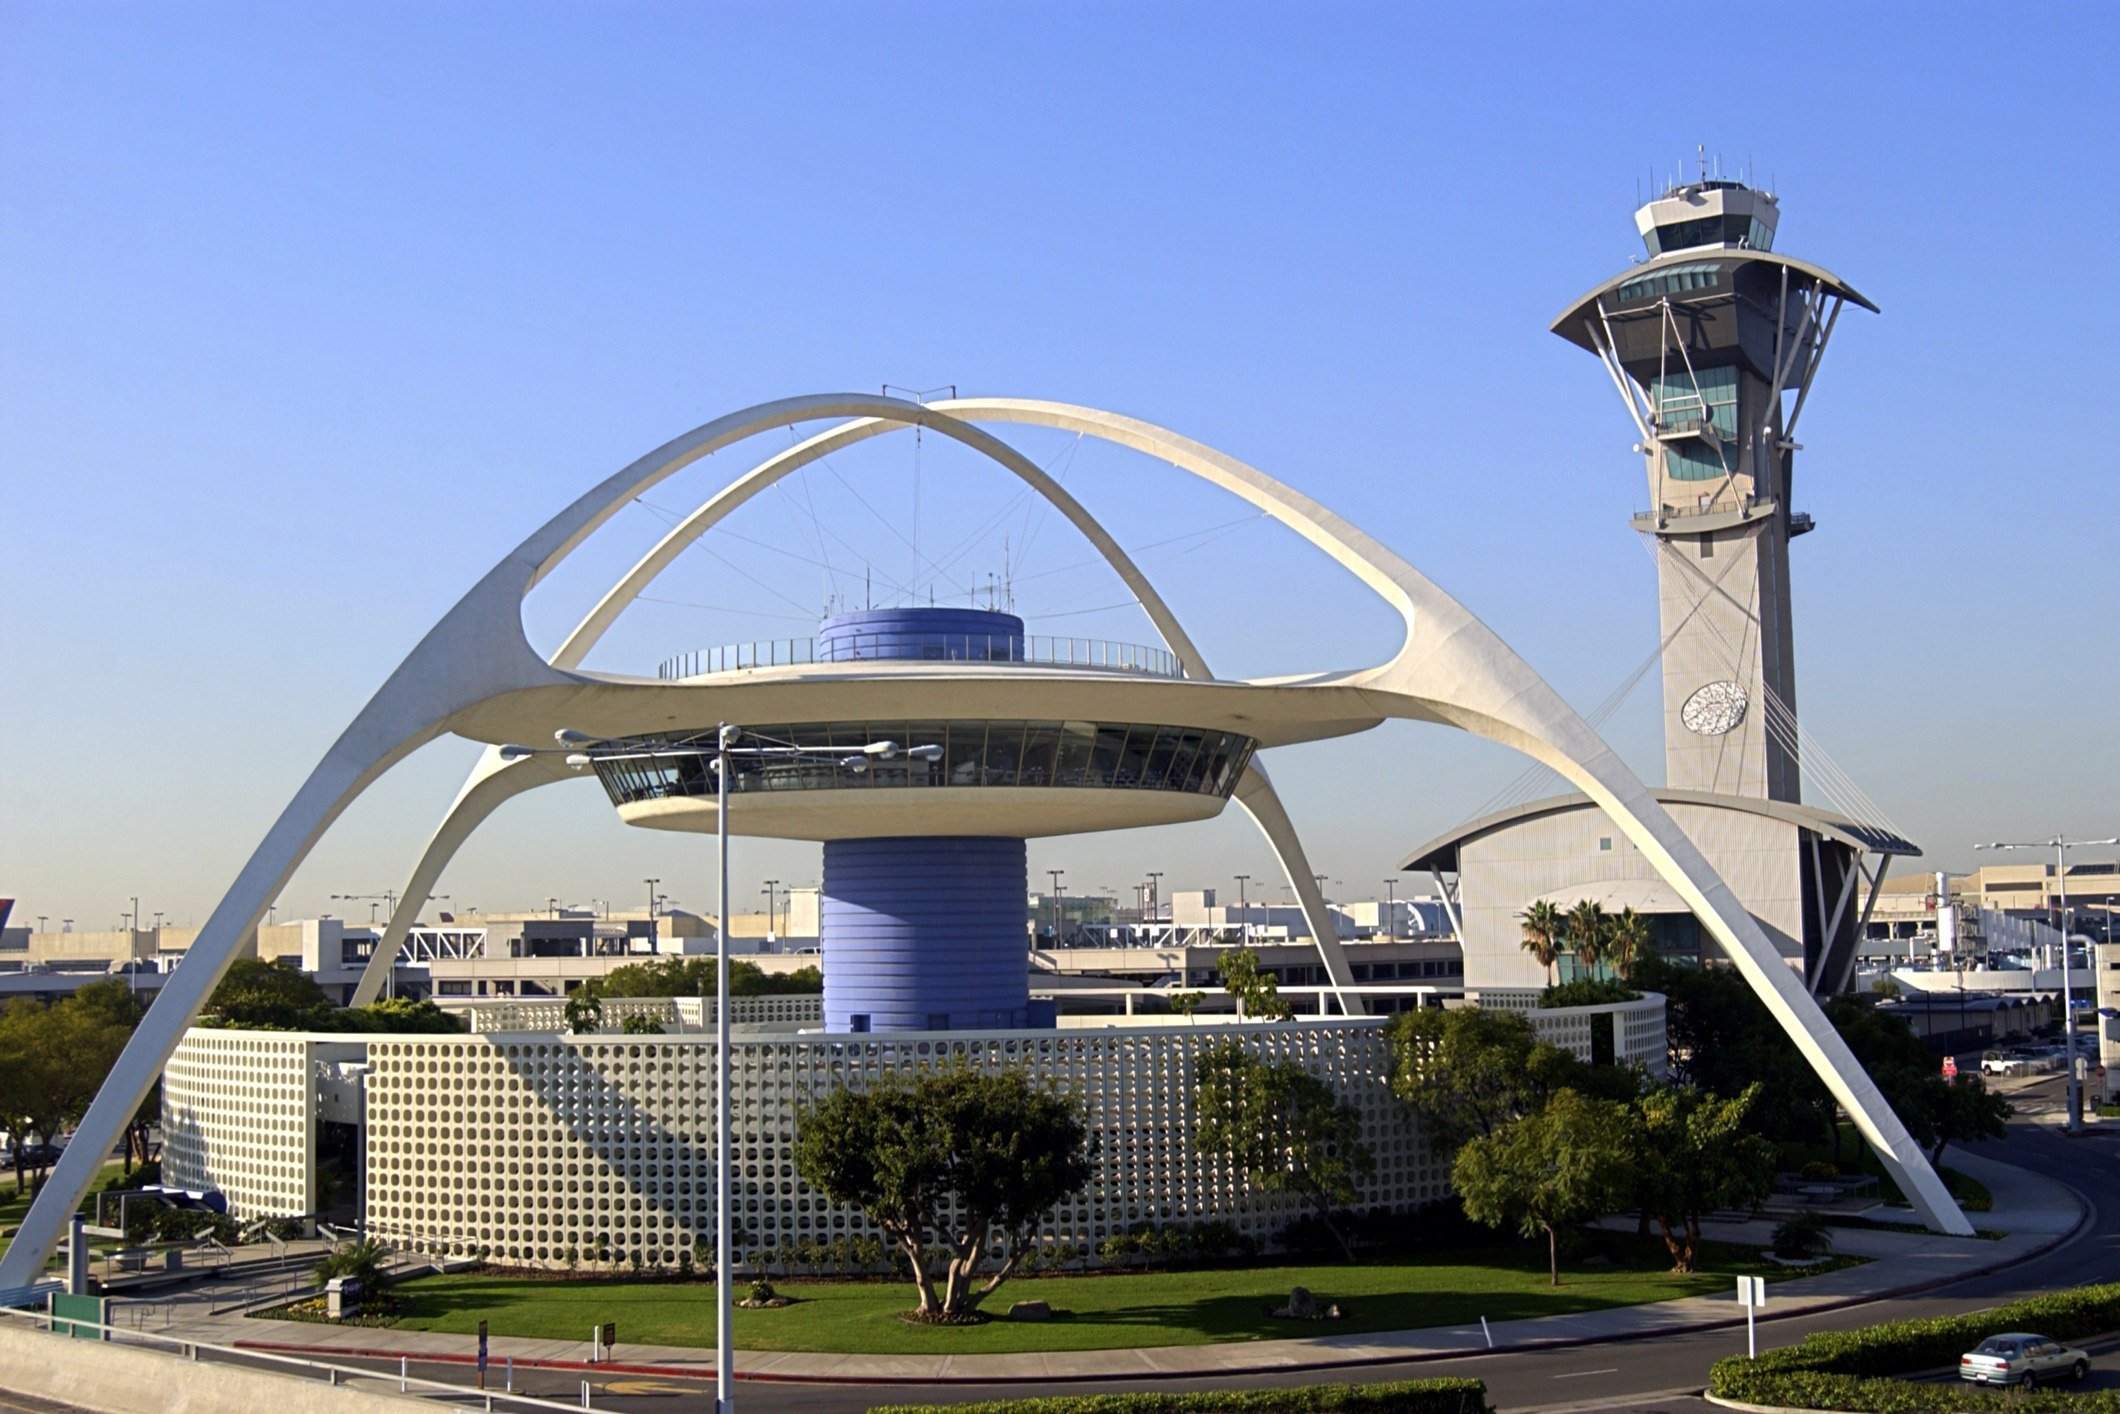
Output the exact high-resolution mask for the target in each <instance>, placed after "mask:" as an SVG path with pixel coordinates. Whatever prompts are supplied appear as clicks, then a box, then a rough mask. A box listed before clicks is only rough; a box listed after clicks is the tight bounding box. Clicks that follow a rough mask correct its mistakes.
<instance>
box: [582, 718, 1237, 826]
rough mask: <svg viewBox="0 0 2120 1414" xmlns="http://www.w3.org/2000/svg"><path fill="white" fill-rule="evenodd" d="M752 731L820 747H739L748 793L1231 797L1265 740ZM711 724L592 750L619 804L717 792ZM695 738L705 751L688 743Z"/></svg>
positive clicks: (1138, 726)
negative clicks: (898, 751) (915, 752)
mask: <svg viewBox="0 0 2120 1414" xmlns="http://www.w3.org/2000/svg"><path fill="white" fill-rule="evenodd" d="M745 736H746V738H747V739H748V741H749V742H764V743H770V744H774V745H786V746H797V747H801V748H803V749H804V750H806V751H814V752H817V753H819V754H818V756H815V757H803V758H795V759H786V758H774V757H758V756H736V757H733V758H732V759H731V768H732V769H731V770H730V773H729V790H730V792H731V793H732V794H737V795H742V794H746V793H756V792H765V791H788V790H890V789H896V788H906V787H911V788H934V787H951V786H955V787H967V788H970V787H978V786H1015V787H1019V788H1020V787H1032V788H1037V787H1042V786H1056V787H1061V788H1087V789H1092V790H1161V791H1177V792H1181V793H1185V794H1190V795H1212V796H1217V797H1220V798H1221V799H1224V800H1227V799H1228V798H1229V794H1230V792H1231V791H1232V790H1234V789H1235V788H1236V784H1237V780H1238V778H1239V777H1241V776H1242V775H1243V774H1244V767H1245V764H1246V763H1247V762H1248V761H1250V759H1251V754H1252V752H1253V751H1254V750H1256V749H1257V748H1258V742H1257V740H1256V739H1254V738H1252V737H1248V736H1243V735H1240V734H1239V733H1236V732H1225V731H1221V730H1218V729H1216V728H1212V727H1172V726H1157V725H1150V724H1147V723H1136V722H1018V721H991V722H989V721H943V722H918V721H916V722H807V723H798V724H795V725H792V726H767V727H752V728H746V729H745ZM713 740H714V734H713V732H712V731H705V732H699V733H693V734H688V735H684V736H675V737H634V738H628V739H626V740H624V741H613V742H609V743H606V744H604V745H602V746H600V747H598V748H597V750H596V751H594V752H591V753H590V754H591V756H592V758H593V764H594V766H595V768H596V775H597V779H599V780H600V781H602V782H603V786H604V791H605V793H606V794H608V795H609V796H610V797H611V803H612V804H613V805H631V804H633V803H635V802H637V801H643V800H667V799H671V798H673V797H688V796H709V795H712V794H714V773H713V771H712V769H711V768H710V763H711V761H712V760H713V756H714V749H713ZM877 741H895V742H897V743H898V744H899V745H900V746H902V747H914V746H939V747H941V748H942V755H941V757H940V758H939V759H937V760H934V761H919V760H913V759H909V758H908V757H906V756H904V755H898V756H894V757H892V758H890V759H887V760H886V759H883V758H880V757H863V758H862V765H861V767H860V768H859V769H857V768H856V767H854V766H852V765H849V764H846V762H845V761H844V760H835V759H832V754H833V753H840V754H842V755H844V756H851V755H853V754H855V753H858V752H860V751H861V749H862V748H863V747H864V746H867V745H868V744H870V743H871V742H877ZM695 746H696V747H698V748H699V749H698V750H697V751H691V750H687V748H688V747H695Z"/></svg>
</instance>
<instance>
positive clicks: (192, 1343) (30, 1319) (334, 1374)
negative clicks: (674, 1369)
mask: <svg viewBox="0 0 2120 1414" xmlns="http://www.w3.org/2000/svg"><path fill="white" fill-rule="evenodd" d="M0 1317H9V1318H12V1319H14V1320H16V1321H18V1322H22V1323H24V1324H26V1325H30V1326H32V1327H33V1328H34V1329H37V1330H39V1331H44V1332H48V1333H51V1334H52V1336H53V1338H54V1339H56V1340H68V1339H74V1338H76V1337H71V1336H67V1335H64V1334H60V1333H57V1332H54V1331H53V1330H52V1324H53V1317H52V1315H51V1313H50V1312H48V1311H23V1310H16V1309H11V1308H5V1307H0ZM59 1319H60V1320H63V1321H64V1322H65V1324H66V1325H67V1326H68V1327H69V1328H71V1329H74V1330H83V1331H98V1332H101V1334H102V1338H103V1339H104V1340H107V1341H110V1342H111V1343H112V1344H115V1345H130V1346H149V1347H159V1348H162V1349H164V1350H165V1351H166V1352H167V1353H169V1354H172V1355H177V1356H181V1357H182V1358H184V1359H186V1360H200V1359H203V1358H206V1357H208V1356H212V1357H216V1358H218V1359H221V1360H224V1361H227V1362H228V1363H230V1364H234V1365H250V1366H255V1365H275V1366H284V1367H289V1368H291V1369H292V1370H296V1371H307V1372H309V1373H310V1374H311V1375H313V1376H315V1377H317V1378H320V1379H322V1380H323V1382H324V1383H326V1384H329V1385H339V1384H345V1383H347V1382H348V1381H350V1380H386V1381H387V1380H389V1379H391V1378H392V1376H391V1375H390V1374H389V1373H388V1372H387V1371H384V1370H371V1369H366V1368H364V1367H361V1366H358V1365H340V1364H335V1363H333V1362H331V1361H329V1360H315V1359H309V1358H307V1357H304V1356H298V1355H282V1354H279V1353H277V1352H275V1351H269V1350H244V1349H239V1348H237V1347H235V1346H228V1345H215V1344H212V1343H211V1342H209V1341H203V1340H189V1339H185V1338H184V1337H181V1336H175V1335H164V1334H162V1333H160V1332H158V1331H148V1330H140V1329H137V1328H127V1327H123V1326H118V1325H112V1324H106V1323H104V1322H101V1321H89V1320H83V1319H81V1318H80V1317H78V1316H65V1317H60V1318H59ZM416 1358H418V1357H413V1356H400V1357H399V1358H398V1369H397V1374H396V1379H397V1385H398V1392H399V1393H400V1394H411V1393H414V1392H415V1391H417V1392H419V1393H422V1394H426V1393H434V1394H441V1395H445V1396H447V1397H448V1399H447V1402H449V1403H452V1404H454V1403H460V1402H463V1401H466V1400H470V1401H476V1402H478V1403H479V1404H480V1406H481V1407H482V1408H485V1409H562V1410H574V1409H589V1408H593V1407H594V1406H593V1405H592V1404H591V1403H590V1381H588V1380H583V1381H582V1389H581V1398H580V1401H579V1402H576V1403H567V1404H562V1403H560V1402H559V1401H558V1400H553V1399H540V1398H538V1397H537V1396H535V1395H529V1394H516V1393H513V1392H512V1391H509V1390H505V1389H498V1390H496V1389H473V1388H472V1387H471V1386H469V1385H461V1384H452V1383H450V1382H449V1381H447V1380H429V1379H423V1378H421V1377H420V1376H418V1375H415V1374H413V1373H412V1372H411V1365H412V1363H413V1361H414V1359H416ZM421 1363H423V1364H433V1363H448V1362H446V1361H443V1362H437V1361H428V1360H422V1361H421ZM492 1363H494V1364H504V1365H505V1366H506V1368H507V1370H508V1375H509V1377H510V1378H512V1377H513V1374H514V1367H513V1362H512V1361H505V1360H504V1361H494V1362H492Z"/></svg>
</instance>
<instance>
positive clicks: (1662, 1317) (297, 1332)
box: [166, 1153, 2086, 1384]
mask: <svg viewBox="0 0 2120 1414" xmlns="http://www.w3.org/2000/svg"><path fill="white" fill-rule="evenodd" d="M1951 1164H1952V1166H1953V1167H1954V1168H1957V1169H1959V1170H1961V1171H1962V1172H1964V1173H1967V1174H1969V1175H1971V1176H1973V1177H1975V1178H1977V1179H1979V1180H1980V1181H1981V1182H1982V1183H1984V1184H1986V1185H1987V1186H1988V1189H1989V1191H1990V1192H1992V1193H1993V1194H1994V1196H1995V1210H1994V1211H1993V1212H1992V1213H1978V1214H1974V1215H1973V1217H1974V1219H1975V1221H1976V1223H1977V1225H1978V1226H1980V1227H1982V1228H1985V1229H1988V1230H1991V1231H2000V1232H2002V1233H2004V1234H2005V1236H2003V1237H2002V1238H2000V1239H1999V1240H1992V1241H1991V1240H1988V1239H1984V1238H1977V1237H1971V1238H1958V1237H1937V1236H1934V1235H1931V1234H1927V1233H1918V1234H1917V1233H1903V1232H1880V1231H1873V1230H1865V1229H1859V1228H1835V1229H1834V1230H1833V1237H1834V1245H1835V1247H1836V1249H1837V1250H1839V1251H1841V1252H1845V1253H1847V1254H1849V1255H1851V1256H1858V1257H1865V1258H1868V1259H1869V1260H1868V1261H1867V1262H1865V1263H1864V1264H1863V1265H1862V1266H1859V1267H1848V1268H1844V1269H1842V1270H1839V1271H1834V1272H1827V1273H1824V1274H1822V1275H1819V1276H1810V1277H1792V1278H1791V1279H1789V1280H1787V1281H1781V1282H1775V1283H1773V1284H1772V1288H1771V1298H1770V1299H1771V1301H1772V1307H1771V1310H1772V1313H1773V1315H1775V1316H1791V1315H1797V1314H1801V1313H1803V1312H1808V1311H1819V1310H1829V1309H1832V1308H1834V1307H1838V1306H1846V1305H1852V1304H1855V1303H1858V1302H1863V1301H1873V1300H1877V1299H1880V1298H1884V1297H1890V1296H1896V1295H1901V1294H1905V1293H1908V1292H1913V1291H1922V1290H1928V1289H1930V1288H1933V1287H1936V1286H1939V1285H1942V1284H1945V1283H1947V1282H1952V1281H1958V1280H1962V1279H1964V1278H1966V1277H1970V1276H1975V1275H1978V1274H1980V1273H1982V1272H1986V1271H1992V1270H1995V1269H1997V1268H2001V1267H2007V1266H2012V1265H2015V1264H2016V1263H2018V1262H2022V1261H2025V1260H2026V1259H2028V1258H2031V1257H2034V1256H2037V1255H2039V1254H2040V1253H2042V1252H2045V1251H2047V1250H2048V1249H2050V1248H2052V1247H2055V1246H2057V1245H2059V1244H2060V1243H2061V1242H2062V1241H2064V1240H2065V1239H2066V1238H2067V1236H2068V1235H2069V1234H2070V1233H2072V1232H2074V1231H2075V1229H2076V1227H2077V1226H2078V1225H2079V1224H2080V1223H2081V1222H2082V1221H2083V1219H2084V1217H2085V1216H2086V1214H2085V1211H2084V1209H2083V1207H2082V1205H2081V1204H2080V1203H2078V1201H2077V1200H2076V1197H2075V1195H2074V1194H2072V1193H2071V1192H2070V1191H2069V1190H2068V1189H2066V1188H2064V1187H2062V1186H2061V1185H2060V1184H2057V1183H2053V1182H2051V1181H2049V1180H2047V1179H2045V1178H2042V1177H2040V1176H2038V1175H2036V1174H2032V1173H2028V1172H2026V1171H2025V1170H2023V1169H2019V1168H2016V1167H2013V1166H2012V1165H2009V1164H2004V1163H2000V1162H1998V1161H1996V1160H1993V1159H1986V1158H1982V1157H1980V1156H1978V1155H1973V1154H1966V1153H1957V1154H1954V1155H1953V1156H1952V1157H1951ZM1880 1216H1883V1217H1889V1216H1891V1210H1886V1211H1885V1212H1884V1213H1881V1214H1880ZM1625 1221H1626V1223H1627V1225H1629V1226H1631V1224H1632V1220H1631V1219H1628V1220H1625ZM1773 1226H1774V1223H1773V1220H1771V1219H1755V1220H1752V1221H1749V1222H1727V1223H1709V1224H1706V1225H1704V1227H1703V1233H1704V1235H1705V1236H1708V1237H1711V1238H1716V1239H1719V1240H1726V1241H1743V1242H1750V1243H1753V1244H1755V1245H1757V1244H1764V1243H1765V1241H1766V1240H1767V1235H1768V1234H1769V1233H1770V1232H1771V1231H1772V1229H1773ZM1743 1321H1744V1313H1743V1311H1742V1310H1741V1309H1740V1308H1739V1307H1738V1306H1737V1304H1736V1300H1735V1294H1734V1292H1733V1293H1732V1294H1731V1295H1724V1296H1696V1297H1687V1298H1684V1299H1681V1300H1676V1301H1664V1302H1658V1303H1656V1304H1653V1305H1648V1306H1629V1307H1619V1308H1614V1309H1611V1310H1604V1311H1585V1312H1578V1313H1574V1314H1570V1315H1560V1316H1541V1317H1536V1318H1532V1319H1526V1320H1515V1321H1498V1322H1496V1323H1494V1325H1493V1328H1492V1332H1493V1348H1494V1349H1497V1350H1504V1349H1515V1350H1524V1349H1532V1348H1538V1347H1550V1346H1556V1345H1577V1344H1590V1343H1596V1342H1601V1341H1612V1340H1628V1339H1634V1338H1638V1337H1643V1336H1653V1335H1665V1334H1674V1333H1677V1332H1682V1331H1691V1330H1700V1329H1705V1328H1711V1327H1715V1326H1722V1325H1733V1324H1742V1323H1743ZM166 1330H167V1333H168V1334H171V1335H175V1336H178V1337H180V1338H186V1339H193V1340H198V1341H203V1342H210V1343H213V1344H217V1345H230V1346H236V1345H240V1346H242V1347H245V1348H248V1349H256V1350H272V1351H277V1352H280V1353H285V1354H301V1355H312V1356H320V1357H330V1356H340V1357H345V1356H353V1355H359V1356H364V1357H368V1358H382V1359H390V1360H395V1359H398V1358H399V1357H401V1356H406V1357H410V1358H411V1359H412V1360H413V1361H415V1362H420V1361H437V1362H443V1363H450V1364H468V1363H470V1362H471V1359H472V1352H473V1349H474V1343H473V1341H472V1340H471V1338H469V1337H467V1336H462V1335H448V1334H440V1333H435V1332H427V1331H397V1330H388V1329H380V1330H379V1329H370V1328H337V1327H326V1326H319V1325H312V1324H307V1323H301V1322H293V1321H259V1320H251V1319H248V1318H245V1317H242V1316H239V1315H233V1314H231V1315H222V1316H214V1315H211V1314H209V1306H208V1303H207V1302H206V1301H203V1300H202V1301H199V1302H197V1303H196V1304H189V1303H188V1304H187V1306H186V1308H185V1309H183V1310H180V1311H179V1312H177V1313H176V1314H175V1315H173V1317H172V1320H171V1323H170V1325H169V1326H168V1327H167V1328H166ZM621 1348H622V1349H623V1351H624V1355H623V1358H622V1359H620V1360H618V1361H615V1362H606V1363H604V1364H601V1365H596V1366H593V1367H592V1366H590V1365H588V1363H587V1362H586V1360H585V1359H584V1354H585V1352H584V1351H583V1348H582V1343H581V1342H580V1341H557V1340H526V1339H517V1338H510V1337H499V1336H497V1337H495V1338H494V1339H493V1340H492V1342H491V1351H492V1360H493V1364H494V1365H496V1366H498V1365H500V1364H501V1363H502V1362H503V1361H504V1360H508V1359H512V1360H514V1362H515V1363H516V1364H517V1365H519V1366H523V1367H525V1368H530V1367H544V1368H549V1369H569V1370H573V1369H582V1370H586V1369H591V1368H593V1369H595V1370H598V1371H600V1372H603V1373H607V1374H650V1375H664V1376H675V1377H680V1378H693V1379H704V1378H711V1377H712V1374H713V1368H714V1366H713V1354H712V1352H711V1351H707V1350H701V1349H698V1348H694V1347H681V1346H653V1345H635V1346H623V1347H621ZM1486 1349H1488V1342H1487V1337H1486V1335H1485V1334H1483V1333H1482V1331H1481V1329H1480V1327H1479V1326H1478V1325H1477V1324H1474V1325H1470V1326H1446V1327H1437V1328H1434V1329H1430V1330H1417V1331H1390V1332H1374V1333H1370V1334H1367V1335H1348V1336H1321V1337H1313V1338H1309V1339H1301V1340H1266V1341H1232V1342H1224V1343H1221V1344H1214V1345H1169V1346H1157V1347H1151V1348H1148V1349H1133V1350H1082V1351H1059V1352H1042V1353H1030V1354H1017V1355H941V1356H925V1355H922V1356H891V1355H830V1354H809V1353H796V1352H778V1351H739V1352H737V1360H736V1368H737V1373H738V1375H739V1376H742V1377H745V1378H754V1379H763V1380H795V1381H820V1382H833V1383H842V1382H843V1383H859V1384H889V1383H899V1382H904V1383H931V1382H936V1381H943V1380H959V1381H977V1382H985V1381H993V1382H1003V1383H1005V1382H1044V1383H1050V1382H1055V1381H1072V1380H1104V1379H1141V1378H1150V1377H1157V1376H1214V1375H1233V1374H1242V1373H1247V1372H1252V1371H1274V1370H1282V1371H1287V1370H1304V1369H1330V1368H1333V1367H1336V1366H1359V1365H1366V1364H1377V1363H1383V1362H1387V1361H1400V1360H1420V1359H1434V1358H1443V1357H1448V1356H1454V1355H1468V1354H1475V1353H1479V1352H1483V1351H1485V1350H1486Z"/></svg>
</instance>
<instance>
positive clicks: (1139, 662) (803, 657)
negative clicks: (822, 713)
mask: <svg viewBox="0 0 2120 1414" xmlns="http://www.w3.org/2000/svg"><path fill="white" fill-rule="evenodd" d="M871 662H888V663H922V662H927V663H937V662H939V663H1026V664H1041V665H1051V666H1054V667H1067V668H1085V669H1089V670H1091V671H1094V672H1116V673H1141V674H1145V675H1147V676H1149V677H1164V678H1176V677H1183V676H1184V672H1183V671H1182V670H1181V669H1180V667H1179V666H1178V659H1177V655H1176V654H1174V653H1172V652H1171V651H1170V650H1169V649H1167V648H1154V647H1150V646H1148V645H1146V644H1140V643H1120V642H1116V641H1114V640H1112V639H1106V638H1056V637H1052V636H1049V635H1046V634H1024V633H926V632H922V631H921V630H919V629H903V630H898V631H894V632H884V633H856V634H835V635H833V636H832V637H829V638H772V639H762V640H760V641H758V642H756V643H730V644H723V645H721V646H720V647H716V648H701V649H696V650H694V651H693V652H690V653H680V654H678V655H677V656H676V657H674V658H666V659H664V660H663V661H662V662H661V663H659V664H657V665H656V668H655V676H656V677H657V678H658V679H660V680H662V681H664V682H679V681H683V680H684V679H687V678H697V677H706V676H708V675H710V674H714V673H733V672H745V671H749V670H751V669H755V668H790V667H807V666H810V665H812V664H818V663H871Z"/></svg>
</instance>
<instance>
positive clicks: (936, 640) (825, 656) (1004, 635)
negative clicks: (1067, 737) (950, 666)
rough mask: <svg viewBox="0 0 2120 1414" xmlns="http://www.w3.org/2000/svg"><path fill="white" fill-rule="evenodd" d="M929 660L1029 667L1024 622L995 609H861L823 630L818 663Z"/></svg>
mask: <svg viewBox="0 0 2120 1414" xmlns="http://www.w3.org/2000/svg"><path fill="white" fill-rule="evenodd" d="M863 658H898V659H904V658H916V659H917V658H926V659H933V660H935V661H937V662H945V661H950V662H960V661H971V662H980V661H994V662H1002V663H1020V662H1022V661H1023V620H1021V619H1019V618H1017V617H1016V616H1015V615H1014V614H1003V613H997V612H995V611H994V610H992V609H947V608H943V607H940V606H939V605H938V606H930V607H925V608H906V609H855V610H853V611H852V612H850V613H844V614H833V615H832V616H831V617H829V618H827V619H826V620H825V621H824V623H823V625H822V626H820V627H819V628H818V630H817V660H818V661H819V662H821V663H849V662H854V661H856V660H858V659H863Z"/></svg>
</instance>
